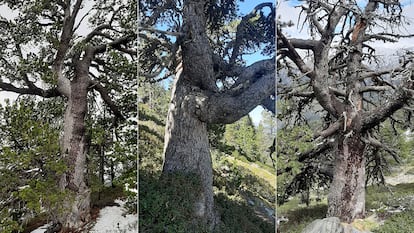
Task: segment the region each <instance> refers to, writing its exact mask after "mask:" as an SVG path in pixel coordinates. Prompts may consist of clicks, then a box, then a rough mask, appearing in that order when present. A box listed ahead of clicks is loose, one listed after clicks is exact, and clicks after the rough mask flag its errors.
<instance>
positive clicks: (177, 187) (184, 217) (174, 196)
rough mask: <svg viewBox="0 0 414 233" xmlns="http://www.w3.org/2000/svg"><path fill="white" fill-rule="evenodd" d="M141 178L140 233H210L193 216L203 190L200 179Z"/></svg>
mask: <svg viewBox="0 0 414 233" xmlns="http://www.w3.org/2000/svg"><path fill="white" fill-rule="evenodd" d="M139 174H140V175H139V194H140V195H139V229H140V232H143V233H146V232H151V233H157V232H160V233H161V232H176V233H181V232H183V233H184V232H200V233H202V232H208V231H207V230H206V229H207V228H206V225H205V224H204V223H203V222H202V221H201V219H200V220H198V219H194V216H193V203H194V201H195V200H196V198H197V195H196V194H197V193H199V192H200V190H201V186H200V184H199V181H198V176H196V175H194V174H179V173H176V174H169V175H165V176H162V177H161V178H158V177H157V175H156V174H151V173H147V172H145V171H140V173H139Z"/></svg>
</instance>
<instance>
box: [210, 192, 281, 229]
mask: <svg viewBox="0 0 414 233" xmlns="http://www.w3.org/2000/svg"><path fill="white" fill-rule="evenodd" d="M215 200H216V205H217V207H218V210H219V212H220V216H221V221H222V224H221V225H220V226H219V230H218V232H246V233H247V232H257V233H260V232H263V233H273V232H275V228H274V225H273V224H271V223H269V222H266V221H264V220H263V219H261V218H260V217H258V216H257V215H256V214H255V213H254V212H253V211H252V210H251V208H250V207H248V206H247V205H246V203H245V202H243V201H240V200H237V199H234V198H233V199H232V198H231V197H229V196H228V195H225V194H224V193H219V194H218V195H217V196H216V199H215Z"/></svg>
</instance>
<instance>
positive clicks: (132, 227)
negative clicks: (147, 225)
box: [89, 200, 138, 233]
mask: <svg viewBox="0 0 414 233" xmlns="http://www.w3.org/2000/svg"><path fill="white" fill-rule="evenodd" d="M115 203H117V204H119V206H108V207H105V208H103V209H101V211H100V213H99V217H98V219H97V220H96V224H95V226H94V227H93V228H92V230H91V231H89V232H95V233H118V232H122V233H136V232H138V215H136V214H127V215H125V212H126V210H125V208H123V206H124V204H125V202H123V201H121V200H116V201H115Z"/></svg>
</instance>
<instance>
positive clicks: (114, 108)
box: [91, 80, 125, 120]
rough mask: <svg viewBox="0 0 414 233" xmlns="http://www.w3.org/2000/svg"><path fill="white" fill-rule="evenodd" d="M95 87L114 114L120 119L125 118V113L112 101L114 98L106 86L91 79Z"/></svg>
mask: <svg viewBox="0 0 414 233" xmlns="http://www.w3.org/2000/svg"><path fill="white" fill-rule="evenodd" d="M91 83H92V86H91V87H93V89H95V90H96V91H98V92H99V94H100V95H101V97H102V99H103V100H104V102H105V103H106V104H107V105H108V107H109V108H110V109H111V111H112V112H113V113H114V115H115V116H116V117H117V118H118V119H120V120H125V117H124V115H122V113H121V111H120V110H119V108H118V106H117V105H116V104H115V103H114V102H113V101H112V98H111V97H110V96H109V93H108V91H107V90H106V88H105V87H104V86H102V85H101V84H100V83H99V82H98V81H95V80H91Z"/></svg>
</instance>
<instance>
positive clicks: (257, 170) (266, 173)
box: [226, 157, 276, 189]
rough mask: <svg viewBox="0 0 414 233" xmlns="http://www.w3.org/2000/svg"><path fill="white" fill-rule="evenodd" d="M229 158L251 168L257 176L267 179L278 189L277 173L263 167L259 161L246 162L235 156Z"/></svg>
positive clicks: (238, 164) (237, 163)
mask: <svg viewBox="0 0 414 233" xmlns="http://www.w3.org/2000/svg"><path fill="white" fill-rule="evenodd" d="M226 159H227V160H230V161H231V162H234V163H235V164H236V165H237V166H241V167H244V168H246V169H248V170H250V171H251V172H252V173H253V174H254V175H255V176H257V177H259V178H262V179H264V180H265V181H267V182H268V183H269V184H270V185H271V186H272V187H273V188H275V189H276V175H275V173H271V172H269V171H267V170H265V169H264V168H261V167H260V165H258V164H257V163H253V164H252V163H246V162H243V161H241V160H239V159H236V158H234V157H227V158H226Z"/></svg>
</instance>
